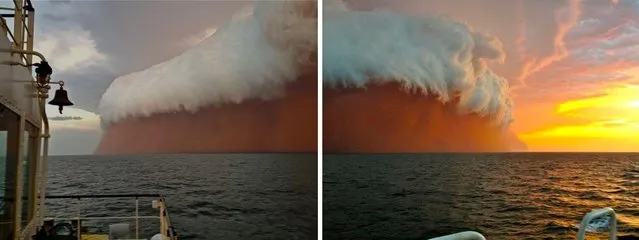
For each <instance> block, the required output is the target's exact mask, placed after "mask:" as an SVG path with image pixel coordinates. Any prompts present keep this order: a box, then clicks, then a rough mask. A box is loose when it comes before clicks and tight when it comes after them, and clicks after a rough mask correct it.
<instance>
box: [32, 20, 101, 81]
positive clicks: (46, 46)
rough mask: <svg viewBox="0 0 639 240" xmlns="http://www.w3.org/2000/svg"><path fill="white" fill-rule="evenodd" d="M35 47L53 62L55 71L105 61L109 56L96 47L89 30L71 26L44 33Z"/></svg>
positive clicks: (84, 66) (73, 69) (69, 69)
mask: <svg viewBox="0 0 639 240" xmlns="http://www.w3.org/2000/svg"><path fill="white" fill-rule="evenodd" d="M41 36H42V37H40V38H39V39H37V40H38V41H36V43H35V49H37V50H38V51H39V52H41V53H42V54H44V55H45V56H46V57H47V60H48V61H50V62H51V66H52V67H53V69H54V71H57V72H71V71H78V70H83V69H85V68H87V67H90V66H94V65H98V64H100V63H104V62H105V60H107V56H106V55H105V54H103V53H101V52H100V51H99V50H98V49H97V48H96V43H95V40H93V38H92V37H91V33H90V32H89V31H85V30H83V29H80V28H70V29H65V30H61V29H58V30H56V31H51V32H45V33H42V35H41Z"/></svg>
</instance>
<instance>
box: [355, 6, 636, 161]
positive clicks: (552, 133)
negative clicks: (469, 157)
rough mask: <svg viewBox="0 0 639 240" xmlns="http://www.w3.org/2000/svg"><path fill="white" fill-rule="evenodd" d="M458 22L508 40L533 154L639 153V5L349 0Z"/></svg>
mask: <svg viewBox="0 0 639 240" xmlns="http://www.w3.org/2000/svg"><path fill="white" fill-rule="evenodd" d="M347 2H349V3H350V4H351V6H352V7H354V8H356V9H360V10H393V11H398V12H402V13H406V14H410V15H427V14H437V15H444V16H448V17H452V18H454V19H456V20H458V21H462V22H465V23H467V24H468V25H470V26H471V27H472V28H473V29H474V30H476V31H479V32H483V33H486V34H490V35H493V36H495V37H497V38H499V39H500V40H501V42H502V43H503V47H504V51H505V53H506V60H505V61H504V63H503V64H493V65H492V68H493V69H494V70H495V72H496V73H498V74H499V75H501V76H504V77H506V78H507V79H508V81H509V84H510V86H511V94H512V96H513V100H514V103H515V111H514V122H513V124H512V126H511V128H512V129H513V130H514V131H515V132H516V134H517V135H518V136H519V137H520V138H521V139H522V140H523V141H524V142H526V143H527V144H528V146H529V148H530V150H531V151H622V152H623V151H637V150H639V138H637V136H639V114H638V113H637V112H638V111H639V75H638V74H639V64H638V63H639V46H638V45H635V44H636V43H639V24H638V23H637V20H639V1H634V0H619V1H609V0H581V1H578V0H481V1H475V0H402V1H391V0H348V1H347Z"/></svg>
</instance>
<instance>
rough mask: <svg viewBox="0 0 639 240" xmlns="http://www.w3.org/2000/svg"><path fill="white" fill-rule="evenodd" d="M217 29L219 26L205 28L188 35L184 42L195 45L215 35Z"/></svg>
mask: <svg viewBox="0 0 639 240" xmlns="http://www.w3.org/2000/svg"><path fill="white" fill-rule="evenodd" d="M216 31H217V27H212V28H207V29H204V31H201V32H199V33H197V34H194V35H191V36H188V37H186V38H185V39H184V40H183V42H182V44H185V45H187V46H195V45H197V44H199V43H201V42H202V41H204V40H206V39H207V38H210V37H211V36H213V34H215V32H216Z"/></svg>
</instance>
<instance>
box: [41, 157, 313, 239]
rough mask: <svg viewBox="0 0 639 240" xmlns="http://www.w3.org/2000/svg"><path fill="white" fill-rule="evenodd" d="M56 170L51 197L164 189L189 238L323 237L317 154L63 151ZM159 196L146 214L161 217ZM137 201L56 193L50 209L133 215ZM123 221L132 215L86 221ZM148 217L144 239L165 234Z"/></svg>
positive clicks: (52, 166)
mask: <svg viewBox="0 0 639 240" xmlns="http://www.w3.org/2000/svg"><path fill="white" fill-rule="evenodd" d="M48 173H49V174H48V181H47V182H48V188H47V195H62V194H118V193H162V194H164V195H165V197H166V201H167V204H168V207H169V213H170V217H171V221H172V223H173V225H174V226H175V228H176V230H177V232H178V233H179V234H180V236H181V237H182V239H316V238H317V156H316V154H217V155H135V156H57V157H51V158H50V163H49V170H48ZM152 200H153V199H141V201H140V208H141V213H142V214H145V215H158V211H157V210H156V209H152V208H151V201H152ZM134 204H135V200H133V199H123V200H122V201H114V200H97V201H85V200H83V201H81V202H80V203H78V204H76V202H75V201H70V200H65V201H61V200H56V199H51V200H47V206H48V208H47V213H48V214H47V215H53V214H55V215H56V216H69V215H72V214H74V213H76V212H77V211H81V213H82V214H83V215H84V216H93V217H96V216H98V217H101V216H133V215H134V209H135V205H134ZM77 206H79V208H78V207H77ZM116 222H127V221H111V222H95V221H89V222H87V223H86V224H87V225H93V226H94V227H95V228H92V229H100V230H106V231H108V223H116ZM128 222H129V223H130V224H134V223H135V222H133V221H128ZM141 223H142V227H143V234H142V235H141V237H147V238H150V237H151V236H152V235H154V234H155V233H158V232H159V225H158V224H156V221H149V220H144V221H141ZM149 223H153V224H149Z"/></svg>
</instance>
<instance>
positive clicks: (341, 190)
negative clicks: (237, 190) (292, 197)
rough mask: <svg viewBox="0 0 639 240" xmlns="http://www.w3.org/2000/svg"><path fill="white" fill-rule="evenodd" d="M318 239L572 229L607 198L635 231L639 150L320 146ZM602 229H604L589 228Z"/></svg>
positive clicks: (560, 233)
mask: <svg viewBox="0 0 639 240" xmlns="http://www.w3.org/2000/svg"><path fill="white" fill-rule="evenodd" d="M323 161H324V163H323V164H324V165H323V166H324V167H323V170H324V173H323V174H324V175H323V182H324V183H323V192H324V195H323V202H324V203H323V218H324V221H323V226H324V233H323V234H324V239H427V238H431V237H437V236H442V235H447V234H452V233H456V232H461V231H467V230H472V231H478V232H480V233H482V234H484V236H486V238H487V239H490V240H494V239H575V237H576V233H577V227H576V225H577V224H579V222H580V221H581V218H582V217H583V216H584V214H586V213H588V212H589V211H590V210H592V209H596V208H603V207H612V208H613V209H615V211H616V213H617V215H618V233H619V234H618V235H634V236H638V237H639V154H638V153H633V154H603V153H593V154H586V153H584V154H575V153H513V154H408V155H393V154H377V155H324V159H323ZM587 236H593V237H594V239H598V238H601V239H608V238H607V235H606V234H595V235H592V234H588V235H587Z"/></svg>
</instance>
